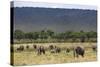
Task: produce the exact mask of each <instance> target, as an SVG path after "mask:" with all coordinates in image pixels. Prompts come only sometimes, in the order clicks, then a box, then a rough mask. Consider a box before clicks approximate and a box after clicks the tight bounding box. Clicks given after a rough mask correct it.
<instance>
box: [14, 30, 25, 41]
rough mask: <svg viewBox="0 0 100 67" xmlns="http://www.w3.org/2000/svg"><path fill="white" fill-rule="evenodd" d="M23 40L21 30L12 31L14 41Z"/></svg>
mask: <svg viewBox="0 0 100 67" xmlns="http://www.w3.org/2000/svg"><path fill="white" fill-rule="evenodd" d="M23 38H24V32H23V31H21V30H15V31H14V39H17V40H21V39H23Z"/></svg>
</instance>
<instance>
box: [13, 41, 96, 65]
mask: <svg viewBox="0 0 100 67" xmlns="http://www.w3.org/2000/svg"><path fill="white" fill-rule="evenodd" d="M34 44H35V45H38V46H39V45H43V46H45V47H48V46H49V45H51V44H52V45H56V46H59V47H60V48H64V47H67V48H70V47H73V46H76V45H82V46H84V47H85V50H86V52H85V57H84V58H82V57H81V56H79V58H74V57H73V51H71V52H69V53H66V52H65V50H62V51H61V53H50V51H46V54H45V55H37V52H36V51H34V50H32V45H34ZM20 45H24V46H26V45H29V46H30V50H29V51H27V50H26V49H25V51H22V52H17V51H16V48H17V47H18V46H20ZM92 45H96V43H32V44H14V48H15V51H14V53H13V56H14V58H13V59H14V60H13V61H14V65H38V64H57V63H72V62H85V61H86V62H87V61H96V60H97V54H96V52H93V50H92V49H91V46H92Z"/></svg>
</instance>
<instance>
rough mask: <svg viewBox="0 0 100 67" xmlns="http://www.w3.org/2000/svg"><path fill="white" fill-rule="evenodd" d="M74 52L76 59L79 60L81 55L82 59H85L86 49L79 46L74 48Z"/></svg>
mask: <svg viewBox="0 0 100 67" xmlns="http://www.w3.org/2000/svg"><path fill="white" fill-rule="evenodd" d="M73 52H74V57H77V58H78V57H79V55H81V56H82V57H84V54H85V49H84V47H82V46H77V47H75V48H74V50H73Z"/></svg>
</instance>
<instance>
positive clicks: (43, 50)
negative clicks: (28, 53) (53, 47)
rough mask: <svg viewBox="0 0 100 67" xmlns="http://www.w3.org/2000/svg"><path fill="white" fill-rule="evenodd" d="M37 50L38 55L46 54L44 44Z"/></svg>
mask: <svg viewBox="0 0 100 67" xmlns="http://www.w3.org/2000/svg"><path fill="white" fill-rule="evenodd" d="M37 52H38V55H41V54H45V48H44V47H43V46H39V47H38V49H37Z"/></svg>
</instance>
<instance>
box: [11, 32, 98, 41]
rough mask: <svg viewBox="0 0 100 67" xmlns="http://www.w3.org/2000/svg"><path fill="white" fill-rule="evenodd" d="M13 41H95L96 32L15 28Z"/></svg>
mask: <svg viewBox="0 0 100 67" xmlns="http://www.w3.org/2000/svg"><path fill="white" fill-rule="evenodd" d="M13 39H14V43H19V42H24V43H27V42H36V43H37V42H38V43H44V42H97V32H94V31H89V32H84V31H79V32H73V31H66V32H62V33H56V32H53V31H52V30H42V31H40V32H23V31H22V30H15V31H14V32H13Z"/></svg>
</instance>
